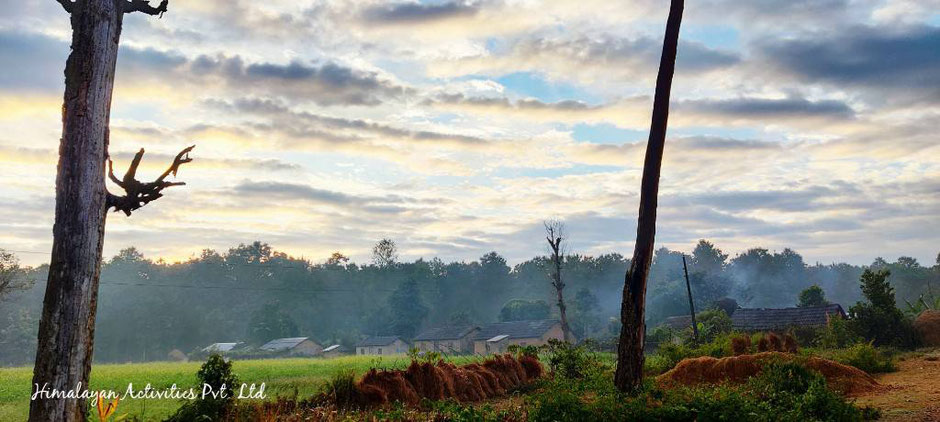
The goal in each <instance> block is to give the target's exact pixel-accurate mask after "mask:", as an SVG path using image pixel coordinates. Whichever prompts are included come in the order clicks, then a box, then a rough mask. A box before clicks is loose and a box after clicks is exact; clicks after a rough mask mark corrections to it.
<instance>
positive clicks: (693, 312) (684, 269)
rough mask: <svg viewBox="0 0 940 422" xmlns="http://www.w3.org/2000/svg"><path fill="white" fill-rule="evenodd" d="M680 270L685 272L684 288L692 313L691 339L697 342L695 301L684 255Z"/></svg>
mask: <svg viewBox="0 0 940 422" xmlns="http://www.w3.org/2000/svg"><path fill="white" fill-rule="evenodd" d="M682 271H683V272H684V273H685V289H686V291H688V292H689V312H690V313H691V314H690V315H692V339H693V340H695V342H696V343H698V324H696V323H695V302H693V301H692V283H690V282H689V266H688V265H686V264H685V255H682Z"/></svg>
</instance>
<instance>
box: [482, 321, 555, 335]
mask: <svg viewBox="0 0 940 422" xmlns="http://www.w3.org/2000/svg"><path fill="white" fill-rule="evenodd" d="M557 324H560V322H558V320H555V319H539V320H531V321H507V322H494V323H492V324H489V325H486V326H484V327H482V328H481V329H480V331H478V332H477V333H476V335H475V336H473V339H474V340H488V339H491V338H493V337H496V336H498V335H501V334H506V335H508V336H509V338H537V337H542V335H544V334H545V333H546V332H547V331H548V330H550V329H552V327H554V326H555V325H557Z"/></svg>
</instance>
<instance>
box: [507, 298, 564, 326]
mask: <svg viewBox="0 0 940 422" xmlns="http://www.w3.org/2000/svg"><path fill="white" fill-rule="evenodd" d="M550 314H551V308H550V307H549V306H548V304H547V303H545V301H544V300H524V299H513V300H510V301H509V302H506V304H505V305H503V309H500V311H499V320H500V321H504V322H505V321H525V320H531V319H546V318H548V316H549V315H550Z"/></svg>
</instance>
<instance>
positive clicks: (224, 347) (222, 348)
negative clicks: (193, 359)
mask: <svg viewBox="0 0 940 422" xmlns="http://www.w3.org/2000/svg"><path fill="white" fill-rule="evenodd" d="M237 345H238V343H212V344H210V345H209V346H207V347H206V348H204V349H202V351H203V352H228V351H231V350H232V349H234V348H235V346H237Z"/></svg>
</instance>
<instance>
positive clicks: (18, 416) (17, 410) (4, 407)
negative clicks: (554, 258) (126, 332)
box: [0, 355, 477, 421]
mask: <svg viewBox="0 0 940 422" xmlns="http://www.w3.org/2000/svg"><path fill="white" fill-rule="evenodd" d="M475 359H477V358H475V357H457V358H454V359H453V361H454V363H457V364H461V363H465V362H468V361H470V360H475ZM409 362H410V360H409V358H408V357H407V356H405V355H398V356H384V357H382V358H381V359H379V358H378V357H376V356H345V357H339V358H333V359H323V358H291V359H263V360H242V361H238V360H236V361H235V362H234V364H233V367H234V371H235V374H236V375H237V376H238V378H239V381H240V382H243V383H249V384H250V383H257V384H260V383H262V382H263V383H265V395H266V396H267V397H268V399H272V398H274V397H276V396H292V395H294V394H295V393H296V394H298V395H300V396H301V397H304V396H310V395H312V394H314V393H316V392H318V391H319V389H320V386H321V385H322V384H323V382H324V381H326V380H327V379H329V377H330V376H332V375H333V374H335V373H337V372H339V371H345V370H352V371H354V372H356V373H357V374H362V373H364V372H366V371H368V370H369V368H371V367H373V366H375V367H380V368H404V367H406V366H408V363H409ZM201 364H202V362H151V363H128V364H99V365H94V366H93V367H92V369H91V389H92V390H102V389H106V390H114V391H116V392H119V393H121V394H123V392H124V391H125V390H127V385H128V383H133V384H134V388H135V389H140V388H142V387H143V386H144V385H146V384H147V383H150V385H151V386H152V387H153V388H155V389H165V388H169V387H170V386H171V385H172V384H174V383H175V384H176V385H177V387H179V388H182V389H186V388H190V387H195V386H196V371H198V370H199V366H200V365H201ZM31 382H32V368H28V367H22V368H0V421H20V420H25V419H26V416H27V414H28V412H29V398H30V395H31V394H32V390H33V388H32V386H31V385H30V384H31ZM200 388H201V386H200ZM197 391H199V389H198V388H197ZM180 403H181V402H180V401H179V400H172V399H127V400H122V401H121V402H120V404H119V406H118V410H117V412H116V415H122V414H127V415H128V416H137V417H139V418H141V419H143V420H147V421H150V420H161V419H163V418H165V417H166V416H168V415H170V414H172V413H173V412H174V411H175V410H176V409H177V408H178V407H179V405H180ZM95 417H97V416H95Z"/></svg>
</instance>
